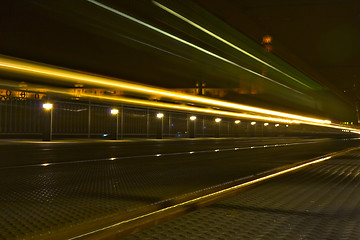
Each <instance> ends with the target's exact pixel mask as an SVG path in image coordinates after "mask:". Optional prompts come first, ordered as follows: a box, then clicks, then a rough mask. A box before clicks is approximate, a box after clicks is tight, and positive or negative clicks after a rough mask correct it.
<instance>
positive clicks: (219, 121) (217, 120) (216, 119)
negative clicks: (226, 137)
mask: <svg viewBox="0 0 360 240" xmlns="http://www.w3.org/2000/svg"><path fill="white" fill-rule="evenodd" d="M221 120H222V119H221V118H215V122H217V123H218V124H219V130H218V132H217V134H216V137H220V128H221V126H220V124H221Z"/></svg>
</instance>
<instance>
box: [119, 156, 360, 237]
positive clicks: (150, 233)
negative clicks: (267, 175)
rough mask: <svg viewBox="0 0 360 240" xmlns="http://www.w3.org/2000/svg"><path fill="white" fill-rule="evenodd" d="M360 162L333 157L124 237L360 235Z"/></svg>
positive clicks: (359, 158)
mask: <svg viewBox="0 0 360 240" xmlns="http://www.w3.org/2000/svg"><path fill="white" fill-rule="evenodd" d="M359 160H360V150H357V151H352V152H350V153H348V154H346V155H343V156H339V157H335V158H331V159H329V160H327V161H324V162H321V163H319V164H316V165H312V166H310V167H306V168H303V169H302V170H299V171H296V172H292V173H287V174H285V175H282V176H278V177H276V178H273V179H271V180H269V181H266V182H263V183H262V184H257V185H253V186H252V187H250V188H247V189H245V190H243V191H241V192H240V193H239V194H238V195H237V196H235V197H232V198H229V199H227V200H225V201H221V202H217V203H215V204H212V205H210V206H208V207H205V208H202V209H199V210H197V211H194V212H191V213H189V214H186V215H183V216H181V217H179V218H176V219H173V220H171V221H169V222H165V223H163V224H159V225H157V226H155V227H153V228H150V229H147V230H144V231H142V232H138V233H136V234H133V235H130V236H128V237H126V238H125V239H126V240H139V239H141V240H156V239H159V240H160V239H167V240H182V239H189V240H192V239H193V240H201V239H206V240H228V239H231V240H244V239H258V240H263V239H269V240H272V239H283V240H293V239H306V240H330V239H331V240H332V239H334V240H340V239H341V240H357V239H360V188H359V185H360V161H359Z"/></svg>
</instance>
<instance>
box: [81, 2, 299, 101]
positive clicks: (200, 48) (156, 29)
mask: <svg viewBox="0 0 360 240" xmlns="http://www.w3.org/2000/svg"><path fill="white" fill-rule="evenodd" d="M87 1H88V2H90V3H93V4H95V5H97V6H99V7H101V8H104V9H106V10H108V11H110V12H113V13H115V14H117V15H120V16H122V17H124V18H127V19H129V20H131V21H133V22H136V23H138V24H140V25H143V26H145V27H147V28H150V29H152V30H154V31H156V32H159V33H161V34H163V35H165V36H167V37H169V38H172V39H174V40H176V41H179V42H181V43H183V44H185V45H188V46H190V47H192V48H195V49H197V50H199V51H201V52H203V53H206V54H208V55H210V56H212V57H215V58H217V59H220V60H222V61H224V62H227V63H229V64H231V65H233V66H236V67H238V68H241V69H243V70H245V71H247V72H250V73H252V74H254V75H256V76H258V77H261V78H264V79H266V80H268V81H271V82H273V83H275V84H278V85H280V86H282V87H284V88H287V89H290V90H292V91H294V92H297V93H299V94H303V93H302V92H299V91H297V90H295V89H293V88H291V87H289V86H286V85H284V84H282V83H279V82H277V81H275V80H273V79H271V78H269V77H266V76H264V75H261V74H260V73H257V72H255V71H253V70H250V69H248V68H245V67H243V66H241V65H239V64H237V63H234V62H232V61H230V60H229V59H226V58H224V57H221V56H219V55H217V54H215V53H213V52H210V51H208V50H206V49H204V48H202V47H199V46H197V45H195V44H193V43H190V42H188V41H186V40H184V39H181V38H179V37H177V36H174V35H172V34H170V33H168V32H165V31H163V30H161V29H159V28H157V27H154V26H152V25H150V24H148V23H145V22H143V21H141V20H139V19H136V18H134V17H132V16H129V15H127V14H125V13H123V12H120V11H118V10H116V9H113V8H111V7H109V6H106V5H104V4H102V3H99V2H97V1H95V0H87Z"/></svg>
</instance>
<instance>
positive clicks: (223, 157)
mask: <svg viewBox="0 0 360 240" xmlns="http://www.w3.org/2000/svg"><path fill="white" fill-rule="evenodd" d="M359 143H360V140H358V139H352V140H349V139H348V140H344V139H299V138H253V139H246V138H242V139H210V140H205V139H193V140H191V139H190V140H189V139H186V140H185V139H184V140H158V141H127V142H122V141H118V142H106V141H105V142H104V141H94V142H88V141H79V142H55V143H41V142H21V141H14V142H8V141H3V142H1V143H0V153H1V156H2V157H1V161H0V179H1V185H0V239H16V238H26V239H39V238H41V237H42V238H45V239H46V238H48V236H52V237H54V235H53V234H55V235H56V234H59V233H61V234H65V235H66V233H67V232H69V231H70V232H71V231H72V229H76V228H81V227H82V226H85V225H87V226H93V225H94V224H96V223H97V222H99V221H101V222H102V223H105V222H106V221H107V220H109V219H112V220H113V219H114V218H116V219H120V220H121V219H126V218H128V217H129V216H134V215H136V214H140V213H144V212H148V211H151V210H154V209H159V208H162V207H164V206H169V205H171V204H174V203H176V202H179V201H182V200H184V199H191V198H193V197H195V196H199V195H202V194H206V193H209V192H212V191H214V190H215V189H220V188H223V187H225V186H228V185H231V184H235V183H236V182H239V181H242V180H243V179H246V177H248V176H251V175H254V174H257V173H261V172H264V171H268V170H271V169H274V168H277V167H280V166H284V165H288V164H292V163H295V162H299V161H304V160H308V159H311V158H315V157H319V156H321V155H324V154H327V153H330V152H334V151H338V150H342V149H346V148H349V147H354V146H358V145H359ZM224 183H226V184H224ZM70 235H71V234H70ZM59 236H60V235H59ZM61 236H64V235H61ZM61 238H62V237H59V239H61Z"/></svg>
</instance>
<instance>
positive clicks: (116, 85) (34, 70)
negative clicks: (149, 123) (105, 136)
mask: <svg viewBox="0 0 360 240" xmlns="http://www.w3.org/2000/svg"><path fill="white" fill-rule="evenodd" d="M0 69H3V70H7V71H12V72H16V73H24V74H31V75H36V76H41V77H45V78H48V77H51V78H56V79H59V80H62V81H65V82H70V83H82V84H89V85H97V86H102V87H107V88H112V89H122V90H127V91H130V92H135V93H141V94H149V95H152V94H153V95H159V96H162V97H171V98H173V99H175V100H187V101H191V102H196V103H201V104H206V105H211V106H216V107H225V108H230V109H233V110H236V111H239V110H241V111H248V112H253V113H260V114H266V115H270V116H275V117H281V118H286V119H291V120H293V121H299V123H300V122H306V123H317V124H330V123H331V121H329V120H323V119H316V118H310V117H306V116H300V115H295V114H290V113H284V112H278V111H273V110H268V109H263V108H257V107H252V106H247V105H243V104H237V103H231V102H225V101H220V100H215V99H211V98H205V97H198V96H192V95H187V94H181V93H176V92H171V91H169V90H165V89H161V88H155V87H150V86H143V85H140V84H135V83H128V82H125V81H120V80H119V79H110V78H106V77H99V76H93V75H90V74H85V73H78V72H74V71H70V70H65V69H60V68H55V67H50V66H45V65H40V64H35V63H29V62H25V61H20V60H15V59H10V58H5V57H1V56H0ZM269 121H272V120H269Z"/></svg>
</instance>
